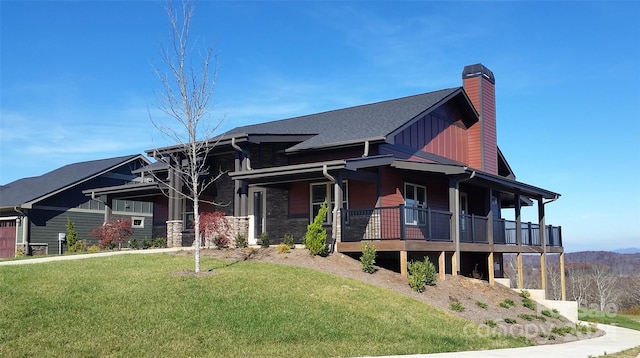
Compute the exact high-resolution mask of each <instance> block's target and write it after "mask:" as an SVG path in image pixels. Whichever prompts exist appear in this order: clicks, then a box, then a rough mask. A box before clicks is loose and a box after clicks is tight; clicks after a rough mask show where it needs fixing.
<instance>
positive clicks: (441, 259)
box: [438, 251, 447, 280]
mask: <svg viewBox="0 0 640 358" xmlns="http://www.w3.org/2000/svg"><path fill="white" fill-rule="evenodd" d="M446 270H447V269H446V268H445V265H444V251H440V255H438V278H439V279H440V280H444V275H445V272H446Z"/></svg>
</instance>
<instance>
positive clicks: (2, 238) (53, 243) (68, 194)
mask: <svg viewBox="0 0 640 358" xmlns="http://www.w3.org/2000/svg"><path fill="white" fill-rule="evenodd" d="M148 164H149V160H148V159H146V158H145V157H144V156H142V155H128V156H123V157H117V158H109V159H101V160H92V161H88V162H81V163H74V164H69V165H66V166H64V167H61V168H58V169H56V170H53V171H51V172H49V173H46V174H43V175H41V176H37V177H31V178H24V179H19V180H16V181H14V182H11V183H9V184H6V185H2V186H0V257H13V256H14V255H15V252H16V249H17V248H22V249H24V250H25V252H26V253H28V254H31V253H37V254H38V253H48V254H56V253H59V252H60V249H61V247H60V242H59V240H58V238H59V234H60V233H66V224H67V221H72V222H73V223H74V224H75V227H76V229H77V231H78V236H79V237H78V238H79V239H81V240H89V242H92V243H96V240H95V239H92V238H90V237H89V236H88V233H89V230H91V229H92V228H94V227H96V226H100V225H102V224H103V223H104V222H105V219H106V218H105V204H104V202H101V201H99V200H93V199H92V198H90V197H87V196H85V195H84V194H83V193H82V190H84V189H88V188H93V187H96V186H112V185H118V184H122V183H129V182H131V181H132V180H133V179H134V178H135V177H136V175H135V174H133V173H132V172H133V171H135V170H136V169H139V168H140V167H143V166H146V165H148ZM112 205H113V207H112V209H113V210H112V214H113V215H114V216H117V217H127V218H131V219H132V223H133V226H134V237H138V238H140V239H143V238H145V237H148V238H149V239H151V236H152V225H151V222H152V217H153V205H152V204H150V203H148V202H140V201H119V200H116V201H114V202H113V203H112ZM65 246H66V245H64V244H63V247H62V249H65Z"/></svg>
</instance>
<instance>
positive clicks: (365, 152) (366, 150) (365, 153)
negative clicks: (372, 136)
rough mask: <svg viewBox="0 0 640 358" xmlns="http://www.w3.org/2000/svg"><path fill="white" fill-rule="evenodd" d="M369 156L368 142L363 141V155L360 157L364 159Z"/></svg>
mask: <svg viewBox="0 0 640 358" xmlns="http://www.w3.org/2000/svg"><path fill="white" fill-rule="evenodd" d="M368 156H369V141H368V140H365V141H364V153H362V157H363V158H366V157H368Z"/></svg>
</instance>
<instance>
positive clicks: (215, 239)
mask: <svg viewBox="0 0 640 358" xmlns="http://www.w3.org/2000/svg"><path fill="white" fill-rule="evenodd" d="M224 216H225V215H224V213H223V212H220V211H214V212H212V213H201V214H200V235H202V240H203V243H204V245H205V246H210V245H211V244H213V245H215V246H216V247H217V248H223V247H228V246H229V244H230V243H231V225H230V224H229V222H228V221H227V219H225V218H224Z"/></svg>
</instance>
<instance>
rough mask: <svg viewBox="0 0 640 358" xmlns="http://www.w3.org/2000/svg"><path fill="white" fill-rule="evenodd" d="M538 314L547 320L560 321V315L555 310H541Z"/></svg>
mask: <svg viewBox="0 0 640 358" xmlns="http://www.w3.org/2000/svg"><path fill="white" fill-rule="evenodd" d="M540 314H542V315H543V316H547V317H549V318H556V319H560V313H559V312H558V310H556V309H554V310H553V311H549V310H542V311H540Z"/></svg>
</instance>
